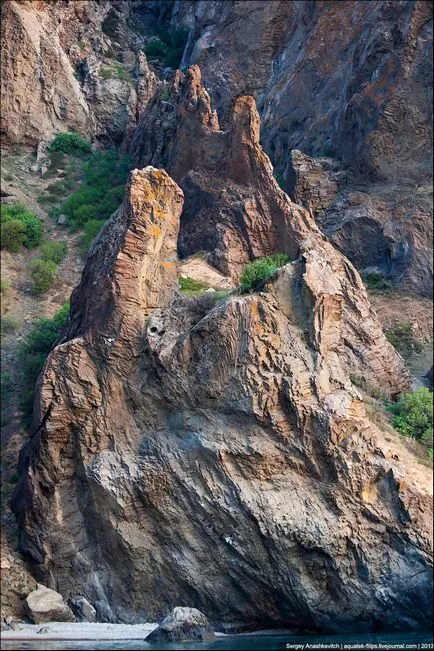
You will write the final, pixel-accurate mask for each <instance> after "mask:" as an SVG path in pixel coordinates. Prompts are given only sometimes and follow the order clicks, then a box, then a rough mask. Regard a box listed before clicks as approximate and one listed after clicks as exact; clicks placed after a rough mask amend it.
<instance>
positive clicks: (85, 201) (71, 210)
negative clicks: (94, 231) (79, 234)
mask: <svg viewBox="0 0 434 651" xmlns="http://www.w3.org/2000/svg"><path fill="white" fill-rule="evenodd" d="M131 166H132V161H131V159H130V158H129V157H127V156H120V155H119V154H117V153H116V152H112V151H110V152H95V153H94V154H92V156H91V157H90V159H89V161H88V162H87V163H86V165H85V166H84V169H83V180H82V183H81V186H80V188H79V189H78V190H77V191H76V192H74V193H73V194H72V195H71V196H70V197H69V198H68V199H67V200H66V201H65V203H64V204H63V206H62V211H63V212H64V214H65V215H66V216H67V218H68V224H69V226H70V227H71V228H73V229H78V228H82V227H83V226H84V225H85V224H86V223H87V222H89V221H91V220H105V219H107V218H108V217H110V215H111V214H112V213H113V212H114V211H115V210H116V209H117V208H118V206H119V204H120V203H121V201H122V198H123V195H124V189H125V183H126V181H127V179H128V174H129V171H130V169H131Z"/></svg>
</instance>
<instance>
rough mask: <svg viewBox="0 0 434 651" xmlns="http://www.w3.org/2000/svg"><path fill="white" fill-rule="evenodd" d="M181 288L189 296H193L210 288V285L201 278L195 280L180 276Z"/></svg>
mask: <svg viewBox="0 0 434 651" xmlns="http://www.w3.org/2000/svg"><path fill="white" fill-rule="evenodd" d="M178 282H179V288H180V290H181V291H182V292H183V293H184V294H187V296H193V295H195V294H199V293H201V292H203V291H205V290H206V289H208V288H209V285H207V284H206V283H203V282H202V281H200V280H195V279H194V278H188V277H182V276H181V277H180V278H179V281H178Z"/></svg>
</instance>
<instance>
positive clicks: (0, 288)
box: [0, 276, 11, 295]
mask: <svg viewBox="0 0 434 651" xmlns="http://www.w3.org/2000/svg"><path fill="white" fill-rule="evenodd" d="M10 288H11V279H10V278H8V277H7V276H3V277H2V278H1V280H0V294H1V295H3V294H6V293H7V292H8V291H9V289H10Z"/></svg>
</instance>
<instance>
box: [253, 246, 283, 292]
mask: <svg viewBox="0 0 434 651" xmlns="http://www.w3.org/2000/svg"><path fill="white" fill-rule="evenodd" d="M288 262H290V259H289V256H287V255H286V254H285V253H274V254H273V255H269V256H267V257H265V258H258V259H257V260H254V261H253V262H249V264H247V265H246V266H245V267H244V270H243V273H242V276H241V289H242V291H244V292H246V291H249V290H252V289H258V288H259V287H260V286H261V285H262V283H263V282H264V281H265V279H266V278H268V276H269V275H270V274H272V273H273V271H276V269H278V268H279V267H283V265H285V264H287V263H288Z"/></svg>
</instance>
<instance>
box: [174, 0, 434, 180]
mask: <svg viewBox="0 0 434 651" xmlns="http://www.w3.org/2000/svg"><path fill="white" fill-rule="evenodd" d="M172 24H173V25H179V24H186V25H188V26H190V29H191V33H190V38H189V42H188V44H187V48H186V52H185V54H184V60H183V64H184V65H192V64H198V65H199V66H200V68H201V70H202V74H203V79H204V83H205V85H206V87H207V88H208V89H209V92H210V94H211V98H212V100H213V102H214V104H215V105H216V106H217V108H218V110H219V114H220V113H221V114H227V112H228V110H229V108H230V105H231V103H232V101H233V98H234V97H236V96H238V95H242V94H251V95H253V96H254V97H255V99H256V100H257V103H258V109H259V113H260V115H261V119H262V124H263V129H262V138H263V144H264V146H265V149H266V151H267V153H268V154H269V155H270V157H271V160H272V162H273V164H274V165H275V167H276V168H277V170H278V171H279V173H282V175H283V176H284V177H285V178H286V177H287V174H288V166H289V163H290V160H289V154H290V151H291V149H301V150H302V151H305V152H306V153H307V154H309V155H315V156H321V155H322V156H324V155H330V154H332V155H335V156H337V157H338V158H340V159H341V160H342V161H343V162H344V164H345V165H348V166H349V167H351V168H352V169H353V170H354V172H355V173H356V174H357V175H359V176H361V177H363V178H365V179H366V178H373V179H374V178H375V179H377V180H382V181H388V182H396V181H398V180H399V181H400V182H404V183H406V184H407V183H408V182H410V183H414V182H420V180H421V179H424V178H427V177H429V176H430V174H431V170H432V155H431V153H432V148H431V145H430V144H429V142H430V141H431V134H432V123H431V115H432V89H431V88H432V64H431V52H432V6H431V5H430V3H427V2H423V1H420V2H419V1H416V2H370V1H367V0H366V1H365V0H361V1H360V2H356V3H354V2H340V1H332V2H317V3H312V2H285V1H284V0H274V1H273V2H262V1H261V0H249V1H247V2H244V1H243V2H232V3H227V2H206V1H204V0H197V1H195V0H191V1H187V2H181V1H178V2H175V6H174V9H173V14H172ZM240 34H242V47H241V46H240V36H239V35H240Z"/></svg>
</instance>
